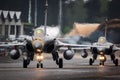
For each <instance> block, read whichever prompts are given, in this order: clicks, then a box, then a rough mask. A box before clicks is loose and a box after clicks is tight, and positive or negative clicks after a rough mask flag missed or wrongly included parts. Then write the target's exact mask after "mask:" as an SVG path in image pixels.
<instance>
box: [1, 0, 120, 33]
mask: <svg viewBox="0 0 120 80" xmlns="http://www.w3.org/2000/svg"><path fill="white" fill-rule="evenodd" d="M31 1H32V12H31V16H32V23H33V24H34V12H35V10H34V9H35V0H31ZM66 1H67V0H62V31H63V32H67V31H69V30H70V29H71V28H72V25H73V23H74V22H79V23H101V22H103V21H104V20H105V19H106V18H107V19H113V18H120V9H119V8H120V0H75V1H73V0H72V1H70V0H69V1H70V2H69V3H66ZM0 9H3V10H13V11H15V10H17V11H22V16H21V18H22V21H23V22H27V21H28V10H29V0H0ZM44 10H45V0H37V25H38V26H40V25H44V12H45V11H44ZM58 16H59V0H48V23H47V24H48V25H57V24H58Z"/></svg>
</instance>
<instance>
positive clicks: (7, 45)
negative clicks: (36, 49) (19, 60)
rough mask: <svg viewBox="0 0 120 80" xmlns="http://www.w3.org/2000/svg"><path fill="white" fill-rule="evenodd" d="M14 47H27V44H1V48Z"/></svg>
mask: <svg viewBox="0 0 120 80" xmlns="http://www.w3.org/2000/svg"><path fill="white" fill-rule="evenodd" d="M12 46H25V43H24V42H21V43H12V42H8V43H6V44H0V47H12Z"/></svg>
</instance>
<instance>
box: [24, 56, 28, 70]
mask: <svg viewBox="0 0 120 80" xmlns="http://www.w3.org/2000/svg"><path fill="white" fill-rule="evenodd" d="M27 64H28V61H27V59H24V58H23V68H27Z"/></svg>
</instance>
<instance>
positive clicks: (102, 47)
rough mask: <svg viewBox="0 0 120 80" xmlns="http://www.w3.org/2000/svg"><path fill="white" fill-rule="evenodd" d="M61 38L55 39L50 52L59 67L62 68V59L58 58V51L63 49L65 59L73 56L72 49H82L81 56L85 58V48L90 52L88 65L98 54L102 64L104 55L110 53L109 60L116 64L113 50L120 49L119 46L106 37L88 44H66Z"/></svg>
mask: <svg viewBox="0 0 120 80" xmlns="http://www.w3.org/2000/svg"><path fill="white" fill-rule="evenodd" d="M61 40H62V39H56V42H55V48H54V50H53V52H52V55H53V60H54V61H56V64H57V65H59V68H63V60H62V58H59V54H58V51H59V50H63V49H64V50H65V51H64V53H63V56H64V58H65V59H66V60H71V59H72V58H73V56H74V54H75V53H74V50H82V51H83V53H82V54H81V56H82V57H83V58H86V57H87V56H88V54H89V53H88V52H87V50H90V51H91V53H92V55H93V56H92V58H90V59H89V65H93V63H94V61H95V60H96V59H97V57H98V56H99V61H100V65H104V62H105V61H106V59H107V58H106V55H110V57H111V60H112V61H113V63H114V64H115V66H118V59H117V58H116V57H115V54H114V53H115V51H118V50H120V48H119V47H117V46H116V45H114V44H113V43H110V42H108V41H107V40H106V37H103V36H101V37H99V39H98V41H97V42H95V43H92V44H89V45H81V44H80V45H78V44H68V43H63V42H62V41H61Z"/></svg>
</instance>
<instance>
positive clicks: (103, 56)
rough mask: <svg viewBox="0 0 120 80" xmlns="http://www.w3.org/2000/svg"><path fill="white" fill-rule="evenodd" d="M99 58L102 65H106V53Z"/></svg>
mask: <svg viewBox="0 0 120 80" xmlns="http://www.w3.org/2000/svg"><path fill="white" fill-rule="evenodd" d="M99 60H100V65H102V66H103V65H104V62H105V61H106V57H105V55H100V57H99Z"/></svg>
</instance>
